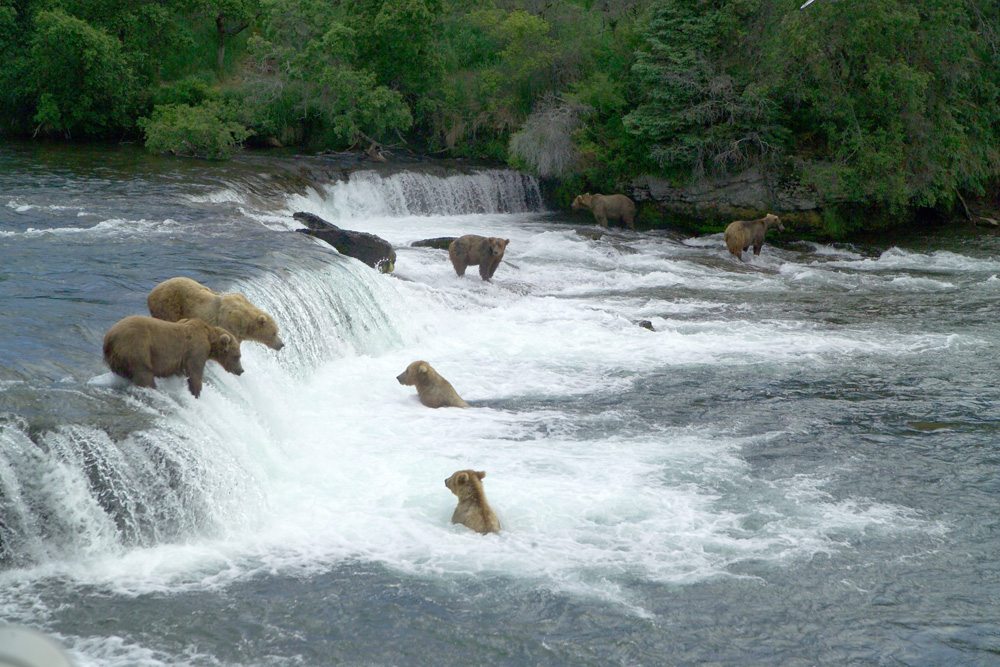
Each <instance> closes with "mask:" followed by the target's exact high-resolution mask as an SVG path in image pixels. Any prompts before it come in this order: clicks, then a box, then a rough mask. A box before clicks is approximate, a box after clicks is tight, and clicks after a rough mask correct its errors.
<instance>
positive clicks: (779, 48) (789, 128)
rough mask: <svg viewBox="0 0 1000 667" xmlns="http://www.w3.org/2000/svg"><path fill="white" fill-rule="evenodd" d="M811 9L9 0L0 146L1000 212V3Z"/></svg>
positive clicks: (780, 1)
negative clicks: (139, 150) (293, 152)
mask: <svg viewBox="0 0 1000 667" xmlns="http://www.w3.org/2000/svg"><path fill="white" fill-rule="evenodd" d="M800 4H801V3H800V0H731V1H727V2H715V1H709V0H174V1H167V0H0V62H2V63H3V65H2V66H0V136H8V137H11V136H13V137H36V138H48V139H56V140H64V141H81V140H102V141H115V142H119V141H130V142H137V143H144V144H145V146H146V147H147V149H149V150H153V151H157V152H167V153H174V154H179V155H192V156H199V157H209V158H225V157H227V156H230V155H232V154H233V152H234V151H236V150H239V149H240V148H241V147H242V146H244V145H249V146H251V147H253V146H269V145H283V146H295V147H297V148H299V149H301V150H310V151H319V150H329V151H340V150H346V149H351V148H353V149H366V148H369V147H372V146H382V147H384V148H385V149H386V150H389V151H392V150H396V151H401V150H410V151H413V152H417V153H422V154H433V155H438V156H448V157H470V158H471V157H475V158H487V159H490V160H497V161H503V162H506V163H509V164H512V165H515V166H518V167H520V168H524V169H527V170H529V171H532V172H534V173H536V174H538V175H539V176H542V177H544V178H546V179H550V180H551V182H553V183H554V184H555V187H554V189H553V192H555V193H556V196H557V197H563V198H568V197H569V196H570V195H571V193H574V192H575V191H579V190H582V189H584V188H587V189H592V190H595V191H598V190H604V191H612V190H617V189H620V187H621V186H622V184H623V183H628V182H630V181H631V179H633V178H635V177H637V176H639V175H652V176H655V177H656V178H658V179H661V180H662V181H663V182H666V183H669V184H672V185H674V186H677V187H683V186H684V185H685V184H689V183H691V182H692V181H694V180H698V179H706V178H720V177H721V178H725V177H727V176H735V175H737V174H740V173H744V172H746V171H747V170H749V169H753V170H755V171H756V172H757V173H760V174H763V175H764V180H765V181H766V182H767V183H768V184H769V187H773V188H786V189H789V190H795V191H797V192H806V193H808V196H809V197H810V198H812V199H815V200H817V201H820V202H823V203H824V204H826V205H828V207H830V208H831V209H832V208H833V207H840V209H841V210H844V211H847V210H863V211H866V212H871V211H880V212H882V213H884V214H885V215H886V216H888V217H895V218H901V217H905V216H907V215H909V214H912V213H913V212H914V211H919V210H928V209H930V210H938V211H947V212H954V211H956V210H958V211H961V210H962V209H963V207H965V206H966V201H967V200H972V199H975V198H985V199H986V200H989V198H990V197H993V198H994V203H995V196H996V195H995V193H996V187H997V183H998V180H1000V0H865V1H864V2H855V1H851V0H845V1H840V2H837V1H834V0H816V1H815V2H813V3H812V4H810V5H809V6H807V7H805V8H802V9H800V8H799V5H800ZM862 217H863V219H866V220H871V219H873V217H872V216H871V215H870V214H866V215H865V216H862ZM843 219H844V218H843V216H841V217H840V218H836V219H834V218H829V217H828V223H827V224H828V227H836V226H837V225H842V224H843Z"/></svg>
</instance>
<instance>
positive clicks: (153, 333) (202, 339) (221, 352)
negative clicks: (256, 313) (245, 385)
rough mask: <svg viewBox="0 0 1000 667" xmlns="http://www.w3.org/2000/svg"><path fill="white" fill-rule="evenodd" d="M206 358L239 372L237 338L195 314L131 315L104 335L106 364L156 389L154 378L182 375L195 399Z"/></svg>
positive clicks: (128, 377) (198, 391)
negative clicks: (171, 317) (168, 317)
mask: <svg viewBox="0 0 1000 667" xmlns="http://www.w3.org/2000/svg"><path fill="white" fill-rule="evenodd" d="M209 359H212V360H213V361H216V362H218V363H219V364H221V365H222V367H223V368H225V369H226V370H227V371H229V372H230V373H232V374H234V375H240V374H242V373H243V366H242V365H241V364H240V341H239V340H238V339H237V338H236V337H235V336H234V335H232V334H231V333H229V332H228V331H226V330H225V329H222V328H221V327H214V326H212V325H210V324H207V323H205V322H204V321H202V320H199V319H184V320H181V321H180V322H166V321H164V320H158V319H156V318H153V317H146V316H145V315H130V316H129V317H126V318H124V319H122V320H119V321H118V322H117V323H116V324H115V325H114V326H112V327H111V328H110V329H108V332H107V334H105V336H104V363H106V364H107V365H108V367H109V368H110V369H111V370H112V371H113V372H114V373H115V374H116V375H120V376H121V377H123V378H125V379H126V380H129V381H130V382H132V383H133V384H136V385H139V386H140V387H150V388H155V387H156V383H155V382H154V380H153V378H161V377H170V376H172V375H186V376H187V379H188V389H189V390H190V391H191V393H192V394H193V395H194V397H195V398H198V396H200V395H201V385H202V377H203V376H204V373H205V363H206V362H207V361H208V360H209Z"/></svg>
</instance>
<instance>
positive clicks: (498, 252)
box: [448, 234, 510, 280]
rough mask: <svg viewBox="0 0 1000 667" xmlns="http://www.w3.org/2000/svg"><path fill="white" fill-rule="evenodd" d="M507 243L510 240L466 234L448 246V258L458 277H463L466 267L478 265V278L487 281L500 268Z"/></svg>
mask: <svg viewBox="0 0 1000 667" xmlns="http://www.w3.org/2000/svg"><path fill="white" fill-rule="evenodd" d="M508 243H510V239H501V238H497V237H495V236H491V237H488V238H487V237H485V236H476V235H475V234H466V235H465V236H460V237H458V238H457V239H455V240H454V241H452V242H451V243H450V244H449V245H448V256H449V257H450V258H451V265H452V266H454V267H455V273H457V274H458V275H460V276H464V275H465V269H466V268H467V267H469V266H475V265H477V264H478V265H479V277H480V278H482V279H483V280H489V279H490V278H492V277H493V274H494V273H496V270H497V267H498V266H500V260H502V259H503V253H504V251H505V250H506V249H507V244H508Z"/></svg>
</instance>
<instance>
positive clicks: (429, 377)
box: [396, 361, 469, 408]
mask: <svg viewBox="0 0 1000 667" xmlns="http://www.w3.org/2000/svg"><path fill="white" fill-rule="evenodd" d="M396 379H397V380H399V384H405V385H409V386H411V387H412V386H414V385H416V387H417V396H419V397H420V402H421V403H423V404H424V405H426V406H427V407H429V408H467V407H469V404H468V403H466V402H465V401H463V400H462V397H461V396H459V395H458V392H456V391H455V388H454V387H452V386H451V383H450V382H448V381H447V380H445V379H444V378H443V377H441V376H440V375H438V373H437V371H435V370H434V369H433V368H431V365H430V364H429V363H427V362H426V361H414V362H413V363H412V364H410V365H409V366H407V367H406V370H405V371H403V372H402V373H400V374H399V375H397V376H396Z"/></svg>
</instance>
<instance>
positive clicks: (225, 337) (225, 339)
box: [219, 333, 230, 345]
mask: <svg viewBox="0 0 1000 667" xmlns="http://www.w3.org/2000/svg"><path fill="white" fill-rule="evenodd" d="M229 340H230V337H229V334H227V333H224V334H222V335H221V336H219V342H220V343H222V344H223V345H229Z"/></svg>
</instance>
